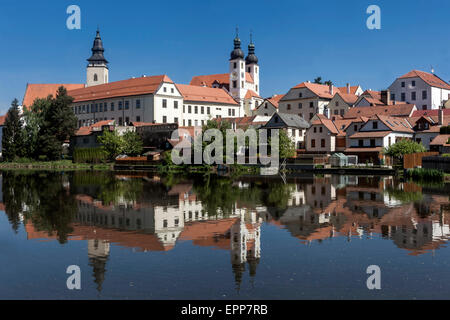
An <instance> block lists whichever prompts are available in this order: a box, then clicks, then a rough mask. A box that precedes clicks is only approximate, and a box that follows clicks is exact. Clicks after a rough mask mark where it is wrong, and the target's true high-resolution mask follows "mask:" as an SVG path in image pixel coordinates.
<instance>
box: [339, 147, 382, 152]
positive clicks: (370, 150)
mask: <svg viewBox="0 0 450 320" xmlns="http://www.w3.org/2000/svg"><path fill="white" fill-rule="evenodd" d="M381 150H382V147H375V148H347V149H345V150H344V152H381Z"/></svg>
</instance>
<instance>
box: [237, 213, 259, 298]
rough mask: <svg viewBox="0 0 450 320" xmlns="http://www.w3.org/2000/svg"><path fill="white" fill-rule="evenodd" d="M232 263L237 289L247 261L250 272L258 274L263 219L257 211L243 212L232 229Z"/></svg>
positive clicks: (252, 274)
mask: <svg viewBox="0 0 450 320" xmlns="http://www.w3.org/2000/svg"><path fill="white" fill-rule="evenodd" d="M230 233H231V265H232V268H233V273H234V277H235V282H236V286H237V290H238V291H239V289H240V286H241V283H242V275H243V273H244V272H245V263H246V262H248V264H249V274H250V276H251V277H254V276H255V275H256V268H257V266H258V264H259V259H260V257H261V219H258V218H257V213H256V212H247V213H241V217H240V219H239V221H238V222H236V223H235V224H234V225H233V226H232V227H231V230H230Z"/></svg>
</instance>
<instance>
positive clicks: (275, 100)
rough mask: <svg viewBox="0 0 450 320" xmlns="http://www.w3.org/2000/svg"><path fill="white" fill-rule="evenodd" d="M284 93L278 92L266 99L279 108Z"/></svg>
mask: <svg viewBox="0 0 450 320" xmlns="http://www.w3.org/2000/svg"><path fill="white" fill-rule="evenodd" d="M283 97H284V94H276V95H273V96H272V97H271V98H267V99H266V100H267V101H269V102H270V103H271V104H272V105H273V106H274V107H275V108H277V109H278V104H279V102H280V100H281V99H283Z"/></svg>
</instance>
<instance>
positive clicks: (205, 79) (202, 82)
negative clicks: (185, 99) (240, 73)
mask: <svg viewBox="0 0 450 320" xmlns="http://www.w3.org/2000/svg"><path fill="white" fill-rule="evenodd" d="M245 81H246V82H249V83H254V80H253V77H252V76H251V74H250V73H248V72H246V73H245ZM214 82H217V83H218V84H221V85H230V74H229V73H219V74H208V75H203V76H195V77H193V78H192V80H191V82H190V83H189V84H190V85H191V86H207V87H212V85H213V84H214Z"/></svg>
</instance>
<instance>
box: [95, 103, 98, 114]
mask: <svg viewBox="0 0 450 320" xmlns="http://www.w3.org/2000/svg"><path fill="white" fill-rule="evenodd" d="M95 112H98V104H97V103H96V104H95Z"/></svg>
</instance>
